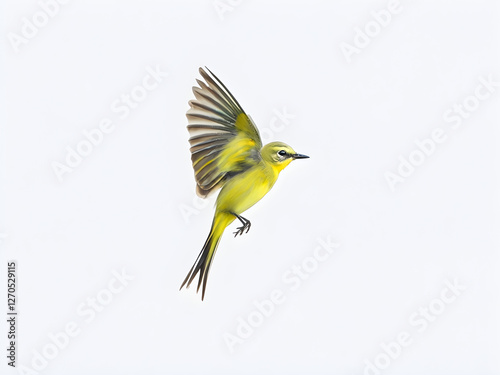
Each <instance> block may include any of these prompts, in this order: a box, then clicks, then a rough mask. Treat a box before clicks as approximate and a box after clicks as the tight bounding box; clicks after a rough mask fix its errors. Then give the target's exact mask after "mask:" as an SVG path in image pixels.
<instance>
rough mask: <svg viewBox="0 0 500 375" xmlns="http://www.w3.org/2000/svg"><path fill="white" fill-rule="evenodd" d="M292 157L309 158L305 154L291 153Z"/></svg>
mask: <svg viewBox="0 0 500 375" xmlns="http://www.w3.org/2000/svg"><path fill="white" fill-rule="evenodd" d="M292 158H293V159H309V156H307V155H302V154H293V155H292Z"/></svg>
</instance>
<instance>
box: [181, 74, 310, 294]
mask: <svg viewBox="0 0 500 375" xmlns="http://www.w3.org/2000/svg"><path fill="white" fill-rule="evenodd" d="M207 71H208V72H209V73H210V74H208V73H207V72H206V71H205V70H203V68H200V74H201V76H202V77H203V78H204V80H205V82H203V81H200V80H196V81H197V83H198V85H199V86H200V87H196V86H194V87H193V93H194V96H195V98H196V99H195V100H191V101H190V102H189V105H190V106H191V108H190V109H189V110H188V112H187V114H186V116H187V118H188V126H187V128H188V131H189V134H190V136H191V137H190V138H189V143H190V144H191V149H190V150H191V161H192V163H193V168H194V173H195V179H196V184H197V186H196V193H197V194H198V195H199V196H200V197H203V198H205V197H207V196H208V194H210V193H213V192H214V191H217V190H218V189H219V188H222V189H221V191H220V193H219V196H218V197H217V202H216V209H215V215H214V219H213V222H212V227H211V229H210V234H209V235H208V238H207V240H206V241H205V244H204V245H203V249H202V250H201V252H200V254H199V255H198V258H197V259H196V261H195V263H194V265H193V267H192V268H191V270H190V271H189V273H188V274H187V276H186V278H185V279H184V282H183V283H182V285H181V287H180V289H182V287H183V286H184V285H185V284H186V283H187V287H189V285H190V284H191V282H192V281H193V279H194V278H195V276H196V275H197V274H198V272H199V273H200V276H199V278H198V287H197V289H196V291H197V292H198V291H199V289H200V286H201V285H202V284H203V288H202V295H201V299H202V300H203V298H204V297H205V289H206V286H207V278H208V272H209V270H210V266H211V264H212V260H213V258H214V255H215V251H216V250H217V246H218V245H219V241H220V239H221V236H222V233H224V230H225V229H226V227H227V226H228V225H229V224H231V223H232V222H233V221H234V220H235V219H236V218H238V220H240V221H241V224H242V226H241V227H238V228H237V230H236V232H234V235H235V237H236V236H237V235H238V234H239V235H241V234H243V232H245V231H246V232H248V230H249V229H250V225H251V224H250V221H249V220H248V219H245V218H244V217H242V216H241V214H242V213H243V212H245V211H246V210H248V209H249V208H250V207H252V206H253V205H254V204H255V203H257V202H258V201H259V200H260V199H261V198H262V197H263V196H264V195H266V194H267V192H268V191H269V190H271V188H272V187H273V185H274V183H275V182H276V180H277V179H278V175H279V173H280V172H281V171H282V170H283V169H284V168H285V167H286V166H287V165H288V164H290V162H291V161H292V160H295V159H305V158H308V157H309V156H306V155H301V154H297V153H296V152H295V151H294V150H293V149H292V148H291V147H290V146H288V145H287V144H285V143H282V142H271V143H268V144H267V145H265V146H264V147H262V141H261V139H260V135H259V130H258V129H257V126H256V125H255V124H254V122H253V121H252V119H251V118H250V116H248V115H247V114H246V113H245V111H243V108H241V106H240V105H239V103H238V102H237V101H236V99H235V98H234V96H233V95H232V94H231V93H230V92H229V90H228V89H227V88H226V86H224V84H223V83H222V82H221V81H220V80H219V79H218V78H217V77H216V76H215V75H214V74H213V73H212V72H211V71H210V70H209V69H208V68H207Z"/></svg>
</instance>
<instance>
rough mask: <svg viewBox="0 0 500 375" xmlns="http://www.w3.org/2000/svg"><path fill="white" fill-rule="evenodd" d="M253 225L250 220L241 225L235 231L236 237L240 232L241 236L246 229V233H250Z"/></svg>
mask: <svg viewBox="0 0 500 375" xmlns="http://www.w3.org/2000/svg"><path fill="white" fill-rule="evenodd" d="M251 226H252V224H251V223H250V222H249V221H248V222H246V223H245V224H244V225H242V226H241V227H238V228H236V232H233V233H234V237H236V236H238V234H239V235H240V236H241V235H242V234H243V232H245V229H246V232H245V233H248V231H249V230H250V227H251Z"/></svg>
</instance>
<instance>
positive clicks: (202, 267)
mask: <svg viewBox="0 0 500 375" xmlns="http://www.w3.org/2000/svg"><path fill="white" fill-rule="evenodd" d="M234 219H235V218H234V216H233V215H232V214H229V213H225V212H216V214H215V216H214V220H213V222H212V228H211V229H210V234H209V235H208V238H207V240H206V241H205V245H203V248H202V249H201V252H200V254H199V255H198V258H196V261H195V262H194V264H193V267H191V270H190V271H189V273H188V274H187V276H186V278H185V279H184V282H183V283H182V285H181V287H180V289H182V287H183V286H184V285H185V284H186V283H187V285H186V288H189V285H191V282H192V281H193V279H194V278H195V277H196V274H197V273H198V272H199V273H200V276H199V278H198V287H197V288H196V292H198V291H199V290H200V286H201V285H202V284H203V288H202V289H201V300H202V301H203V298H204V297H205V289H206V287H207V279H208V271H210V266H211V265H212V261H213V259H214V255H215V251H216V250H217V246H219V241H220V239H221V237H222V233H224V229H226V227H227V226H228V225H229V224H231V223H232V222H233V221H234ZM180 289H179V290H180Z"/></svg>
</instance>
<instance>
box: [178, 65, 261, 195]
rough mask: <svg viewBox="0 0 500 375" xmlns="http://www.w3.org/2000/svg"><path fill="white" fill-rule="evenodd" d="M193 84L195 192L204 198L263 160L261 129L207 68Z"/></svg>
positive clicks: (191, 123) (191, 115) (191, 125)
mask: <svg viewBox="0 0 500 375" xmlns="http://www.w3.org/2000/svg"><path fill="white" fill-rule="evenodd" d="M207 71H208V72H209V73H210V74H208V73H207V72H206V71H205V70H203V68H200V74H201V76H202V77H203V79H204V82H203V81H200V80H196V82H197V83H198V85H199V86H200V87H196V86H194V87H193V93H194V96H195V98H196V99H195V100H191V101H190V102H189V105H190V106H191V108H190V109H189V110H188V111H187V113H186V116H187V118H188V126H187V128H188V130H189V134H190V136H191V137H190V138H189V143H190V144H191V149H190V150H191V161H192V162H193V169H194V173H195V178H196V183H197V187H196V193H197V194H198V195H199V196H200V197H203V198H205V197H206V196H207V195H208V194H209V193H211V192H214V191H216V190H217V189H218V188H220V187H221V186H222V185H223V184H224V182H225V181H226V180H227V179H228V178H231V177H232V176H234V175H236V174H238V173H241V172H243V171H245V170H247V169H248V168H250V167H252V166H253V165H255V164H256V163H258V162H259V160H260V149H261V148H262V141H261V139H260V135H259V130H258V129H257V127H256V126H255V124H254V122H253V121H252V119H251V118H250V117H249V116H248V115H247V114H246V113H245V111H243V108H241V106H240V105H239V103H238V102H237V101H236V99H235V98H234V96H233V95H232V94H231V93H230V92H229V90H228V89H227V88H226V86H224V84H223V83H222V82H221V81H220V80H219V79H218V78H217V77H216V76H215V75H214V74H213V73H212V72H211V71H210V70H209V69H208V68H207Z"/></svg>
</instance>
